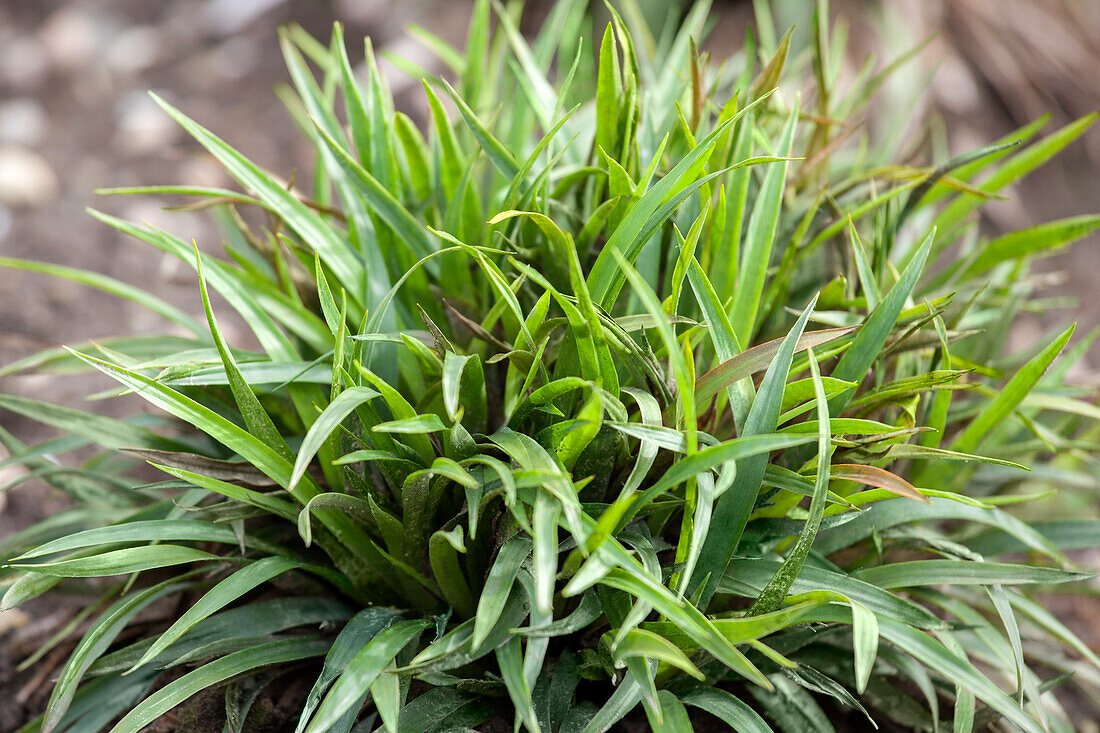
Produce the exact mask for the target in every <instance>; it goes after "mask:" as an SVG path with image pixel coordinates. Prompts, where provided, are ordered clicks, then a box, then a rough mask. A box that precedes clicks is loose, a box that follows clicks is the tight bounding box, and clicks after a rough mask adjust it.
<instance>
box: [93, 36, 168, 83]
mask: <svg viewBox="0 0 1100 733" xmlns="http://www.w3.org/2000/svg"><path fill="white" fill-rule="evenodd" d="M166 40H167V39H165V38H162V37H161V34H160V32H159V31H158V30H157V29H156V28H154V27H153V26H147V25H143V26H136V27H134V28H127V29H126V30H125V31H123V32H122V33H120V34H119V36H118V38H117V39H115V40H114V41H113V42H112V43H111V46H110V48H109V49H108V50H107V57H106V60H107V65H108V66H110V67H111V69H112V70H113V71H119V72H123V73H136V72H139V71H144V70H145V69H148V68H149V67H151V66H153V65H154V64H155V63H156V62H157V60H158V59H159V58H160V55H161V52H162V49H163V47H164V44H165V42H166Z"/></svg>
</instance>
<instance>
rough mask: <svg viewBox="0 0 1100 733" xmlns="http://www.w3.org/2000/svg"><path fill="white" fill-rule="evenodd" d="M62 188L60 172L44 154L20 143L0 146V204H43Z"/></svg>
mask: <svg viewBox="0 0 1100 733" xmlns="http://www.w3.org/2000/svg"><path fill="white" fill-rule="evenodd" d="M59 189H60V184H59V183H58V180H57V174H56V173H54V170H53V168H51V167H50V164H49V163H47V162H46V159H45V158H43V157H42V156H41V155H39V154H38V153H36V152H34V151H33V150H30V149H29V148H25V147H22V146H20V145H3V146H0V203H4V204H9V205H11V206H28V207H30V206H40V205H42V204H44V203H47V202H49V201H51V200H53V199H54V198H55V197H56V196H57V194H58V191H59Z"/></svg>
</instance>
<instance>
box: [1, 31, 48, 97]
mask: <svg viewBox="0 0 1100 733" xmlns="http://www.w3.org/2000/svg"><path fill="white" fill-rule="evenodd" d="M49 68H50V60H49V57H48V56H47V55H46V49H45V48H44V47H43V45H42V44H41V43H40V42H39V41H38V40H37V39H36V38H33V37H31V36H15V37H14V38H13V37H10V36H5V37H4V38H2V39H0V79H2V80H3V81H4V82H5V83H6V84H9V85H11V86H13V87H15V88H17V89H35V88H37V87H38V86H39V84H41V83H42V80H43V79H44V78H45V76H46V72H47V71H49Z"/></svg>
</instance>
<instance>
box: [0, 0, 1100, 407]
mask: <svg viewBox="0 0 1100 733" xmlns="http://www.w3.org/2000/svg"><path fill="white" fill-rule="evenodd" d="M674 1H675V0H674ZM641 2H642V4H643V5H645V6H647V7H648V9H649V10H650V11H651V16H652V20H653V22H654V23H655V24H659V23H660V22H661V20H662V18H663V17H664V13H665V10H666V9H667V6H668V0H641ZM681 4H684V3H681ZM546 5H547V3H546V2H545V1H544V0H533V1H532V2H530V3H528V11H527V13H526V14H525V22H526V23H527V24H528V26H529V27H533V26H536V25H537V24H538V22H539V20H540V18H541V17H542V14H543V12H544V10H545V7H546ZM594 5H600V4H599V3H594ZM770 5H771V7H772V11H773V13H774V14H775V16H776V26H777V27H778V28H779V30H780V32H782V29H783V28H784V27H785V25H786V24H788V23H799V24H801V26H802V27H800V28H799V32H800V33H805V32H806V31H807V29H808V22H807V21H808V18H809V16H810V12H811V10H812V5H813V0H772V2H771V3H770ZM469 7H470V0H174V1H173V2H148V1H147V0H97V1H96V2H81V1H80V0H68V1H61V0H0V255H7V256H14V257H29V258H34V259H40V260H46V261H50V262H56V263H61V264H65V265H70V266H75V267H85V268H90V269H94V270H97V271H99V272H102V273H105V274H108V275H111V276H113V277H116V278H119V279H122V280H125V281H128V282H133V283H142V284H145V285H146V286H149V285H150V284H152V283H155V290H156V291H157V293H158V294H159V295H161V296H162V297H166V298H167V299H169V300H171V301H172V302H174V303H176V304H178V305H181V306H182V307H184V308H188V309H191V310H195V309H197V308H198V307H199V305H198V292H197V290H196V288H195V287H194V283H193V280H192V275H191V273H190V271H189V270H188V271H187V272H183V271H182V269H181V268H182V265H181V264H180V263H178V262H177V261H176V260H173V259H171V258H168V257H166V256H165V257H161V255H160V254H159V253H156V252H154V251H152V250H151V249H150V248H148V247H145V246H142V245H140V244H138V243H137V242H131V241H126V238H125V237H123V236H122V235H121V234H120V233H118V232H116V231H114V230H112V229H109V228H108V227H106V226H103V225H100V224H98V223H96V222H94V221H93V220H91V219H90V218H89V217H88V216H87V215H86V214H85V212H84V209H85V207H86V206H89V205H94V206H96V207H97V208H101V209H103V210H106V211H108V212H109V213H112V214H116V215H119V216H122V217H124V218H127V219H133V220H145V221H148V222H150V223H154V224H156V225H158V226H161V227H163V228H165V229H168V230H169V231H171V232H173V233H175V234H177V235H179V236H180V237H181V238H183V239H185V240H190V239H191V238H192V237H194V238H196V239H197V240H198V242H199V244H200V246H203V245H206V246H211V247H212V246H213V245H216V244H217V241H216V240H217V232H216V230H215V229H214V228H213V226H212V224H211V223H210V221H209V219H208V218H207V217H205V216H203V215H201V214H181V213H176V212H165V211H162V209H161V207H162V205H163V202H162V201H160V200H158V199H155V198H152V197H103V196H96V195H95V194H94V193H93V191H94V189H95V188H97V187H105V186H134V185H151V184H158V183H179V184H195V185H231V182H230V181H229V180H228V178H227V177H226V176H225V175H224V174H223V173H222V172H221V171H220V170H219V168H218V166H217V165H216V164H215V163H214V162H213V160H212V159H211V158H210V157H209V156H207V155H205V154H203V153H202V152H201V151H200V149H199V148H198V146H197V145H195V144H194V143H192V142H190V141H189V140H188V139H187V138H186V135H185V134H184V133H183V131H182V130H181V129H179V128H178V126H176V125H175V124H174V123H173V122H172V121H171V120H170V119H169V118H168V117H167V115H165V114H164V113H162V112H161V111H160V110H159V108H157V106H156V105H155V104H154V103H153V101H152V100H151V99H150V98H149V96H148V95H147V94H146V92H147V90H154V91H156V92H157V93H158V94H159V95H161V96H162V97H164V98H165V99H167V100H168V101H170V102H171V103H173V104H174V105H176V106H177V107H179V108H180V109H182V110H183V111H184V112H186V113H187V114H189V115H191V116H192V117H194V118H196V119H197V120H199V121H200V122H202V123H203V124H205V125H207V126H208V127H210V128H211V129H213V130H214V131H215V132H216V133H218V134H219V135H221V136H223V137H224V138H225V139H227V140H228V141H229V142H230V143H231V144H232V145H234V146H236V147H237V148H238V149H239V150H241V151H242V152H244V153H245V154H246V155H247V156H249V157H250V158H252V159H253V160H255V161H257V162H258V163H259V164H261V165H262V166H265V167H267V168H268V169H270V170H272V171H273V172H275V173H276V174H277V175H280V176H283V177H288V176H290V175H291V173H292V172H293V171H294V170H295V169H296V168H298V167H301V168H303V170H308V166H309V164H310V153H309V149H308V145H307V144H306V143H305V141H304V139H303V138H302V136H301V135H300V134H299V133H298V132H297V131H296V130H295V129H294V125H293V122H292V121H291V119H290V116H289V115H288V114H287V112H286V110H285V109H284V108H283V106H282V103H281V102H280V101H279V100H278V98H277V96H276V94H275V92H274V88H275V87H276V86H277V85H279V84H283V83H285V82H286V81H287V77H286V74H285V70H284V67H283V62H282V58H281V56H280V52H279V47H278V44H277V42H276V29H277V28H278V26H279V25H280V24H282V23H286V22H291V21H293V22H297V23H300V24H301V25H302V26H304V27H305V28H306V30H308V31H310V32H311V33H313V34H315V35H318V36H322V37H327V34H328V32H329V31H330V29H331V24H332V22H333V20H336V19H339V20H341V21H343V22H344V23H345V24H346V25H347V36H348V38H349V39H353V38H359V37H362V36H364V35H370V36H371V37H372V39H373V42H374V46H375V48H376V49H377V50H379V51H382V52H392V53H394V54H397V55H400V56H402V57H404V58H407V59H409V60H412V61H414V62H416V63H418V64H421V65H423V66H425V67H427V68H428V69H430V70H432V71H437V70H439V68H438V65H437V64H436V63H435V62H434V57H433V55H432V54H431V52H430V51H429V50H428V49H427V48H426V47H424V46H423V45H421V44H420V43H418V42H417V41H415V40H413V39H411V38H409V37H408V36H407V35H405V33H404V31H405V28H406V27H407V26H408V24H409V23H411V22H415V23H419V24H421V25H423V26H424V27H426V28H427V29H429V30H430V31H432V32H433V33H435V34H437V35H439V36H441V37H442V38H444V39H445V40H447V41H450V42H452V43H455V44H458V45H461V43H462V41H463V38H464V34H465V26H466V20H467V18H468V13H469ZM832 11H833V14H834V15H837V16H840V17H842V18H843V19H845V22H847V23H848V24H849V26H850V29H849V34H848V35H849V58H850V63H849V65H850V66H851V71H852V72H853V73H854V71H855V70H856V69H857V68H858V67H859V65H861V64H862V63H863V61H864V58H865V57H866V55H867V54H869V53H870V54H874V55H875V56H876V57H877V58H878V59H879V60H880V63H885V62H886V61H888V60H889V59H892V58H894V57H896V56H897V55H898V54H900V53H902V52H903V51H905V50H907V49H909V48H911V47H912V46H913V45H915V44H917V43H918V42H920V41H921V40H923V39H925V38H927V37H929V36H931V35H933V34H935V37H934V38H933V39H932V41H931V42H930V44H929V45H928V47H927V48H926V49H925V50H924V51H923V52H922V53H921V54H920V56H919V57H918V58H917V59H916V61H915V63H912V64H910V65H908V66H907V67H906V68H905V69H904V72H903V73H902V74H901V75H900V76H899V77H898V78H897V79H896V83H895V84H894V85H893V87H890V86H888V87H887V88H886V89H885V90H884V91H883V93H882V94H881V95H880V100H879V101H880V104H879V109H881V110H882V111H883V114H882V116H881V119H880V120H877V121H876V120H870V121H869V122H868V127H869V128H870V129H871V130H872V131H873V129H874V126H875V124H876V123H877V124H878V126H879V127H880V128H881V127H883V126H884V125H893V126H894V127H896V128H897V134H900V135H909V136H912V137H914V138H916V137H917V133H918V132H919V130H918V128H917V124H916V123H917V121H919V120H920V119H923V118H925V117H927V116H928V115H936V116H938V117H941V118H942V120H943V125H942V128H940V129H941V130H942V138H943V140H945V141H946V151H945V152H950V153H952V154H953V153H957V152H960V151H965V150H969V149H973V148H976V147H979V146H981V145H983V144H985V143H987V142H989V141H990V140H992V139H994V138H996V137H998V136H1000V135H1003V134H1005V133H1007V132H1009V131H1011V130H1012V129H1014V128H1016V127H1019V126H1020V125H1023V124H1024V123H1026V122H1029V121H1031V120H1033V119H1035V118H1036V117H1039V116H1040V115H1042V114H1044V113H1049V114H1050V115H1051V116H1052V119H1051V121H1050V123H1049V124H1048V126H1047V130H1048V131H1049V130H1053V129H1056V128H1057V127H1059V126H1061V125H1062V124H1065V123H1066V122H1068V121H1069V120H1070V119H1072V118H1075V117H1078V116H1080V115H1082V114H1085V113H1087V112H1089V111H1091V110H1093V109H1095V108H1096V107H1097V106H1098V105H1100V74H1097V73H1096V68H1097V67H1098V64H1100V2H1096V0H890V1H889V2H882V1H881V0H879V1H877V2H874V1H872V0H834V2H833V3H832ZM714 13H715V17H716V25H715V27H714V30H713V32H712V34H711V36H710V38H709V40H708V42H707V45H708V46H709V47H710V48H711V49H712V50H713V51H714V52H715V56H716V57H718V58H721V57H722V56H724V55H726V54H729V53H733V52H734V51H736V50H737V49H738V48H740V46H741V41H742V39H743V37H744V28H745V25H746V24H748V23H750V22H752V16H753V9H752V3H751V2H749V1H748V0H716V1H715V3H714ZM349 45H351V47H352V53H353V54H354V53H356V52H358V55H359V58H360V59H361V58H362V51H361V49H358V50H357V49H356V48H355V46H356V44H355V43H351V44H349ZM796 45H797V37H796ZM389 71H390V72H392V73H391V74H390V76H389V78H390V83H391V85H392V87H393V89H394V91H395V93H396V94H397V96H398V103H399V104H403V105H404V106H405V107H406V111H407V112H409V113H410V114H412V115H413V117H414V119H416V118H417V116H418V115H417V112H418V111H419V109H420V108H421V107H422V105H423V95H422V93H421V92H420V89H419V83H418V81H417V80H415V79H412V78H410V77H408V76H406V75H405V74H403V73H401V72H399V71H397V69H396V68H394V67H392V66H390V67H389ZM924 86H930V93H929V94H927V95H925V98H924V101H923V102H922V106H920V107H917V108H914V107H913V106H912V100H913V99H914V96H915V95H914V91H915V90H916V89H919V88H921V87H924ZM899 113H900V115H899ZM898 120H901V121H903V122H907V123H910V124H907V125H900V126H899V125H897V124H896V122H897V121H898ZM906 128H908V129H906ZM914 142H916V140H914ZM1098 160H1100V129H1093V130H1091V131H1090V132H1089V133H1088V134H1087V135H1086V136H1085V137H1084V138H1083V139H1082V140H1081V141H1079V142H1077V143H1076V144H1075V145H1074V146H1073V147H1072V148H1070V149H1069V150H1067V151H1066V153H1065V154H1063V155H1061V156H1059V157H1058V158H1057V159H1055V160H1054V161H1053V162H1052V163H1050V164H1048V165H1047V166H1046V167H1044V168H1042V169H1040V170H1039V171H1038V172H1037V173H1036V174H1035V175H1033V176H1031V177H1030V178H1029V179H1028V181H1027V182H1026V183H1025V185H1024V186H1023V187H1021V188H1018V189H1016V190H1012V191H1009V196H1010V200H1009V201H1005V202H994V203H993V204H992V205H991V206H989V207H987V209H986V214H985V216H986V217H987V218H986V220H985V221H984V222H983V225H984V226H986V227H987V228H988V229H990V231H991V232H993V231H996V230H998V229H1008V228H1017V227H1022V226H1027V225H1029V224H1034V223H1038V222H1041V221H1046V220H1049V219H1053V218H1058V217H1063V216H1069V215H1072V214H1084V213H1094V212H1096V211H1098V210H1100V195H1098V194H1100V177H1098V176H1097V175H1096V173H1095V171H1096V164H1097V161H1098ZM921 162H923V163H928V162H937V161H927V160H925V161H921ZM211 240H213V241H211ZM1096 244H1097V242H1096V240H1095V238H1094V239H1093V240H1091V241H1086V242H1084V243H1082V244H1080V245H1079V246H1077V247H1076V248H1075V249H1073V251H1072V254H1066V255H1063V256H1062V257H1059V258H1054V259H1053V260H1050V261H1048V262H1046V263H1043V267H1045V268H1046V269H1049V270H1052V271H1056V272H1060V273H1063V274H1062V275H1060V277H1061V278H1062V280H1060V281H1059V283H1058V285H1057V294H1077V295H1079V296H1081V297H1082V298H1083V300H1084V302H1083V311H1082V313H1081V320H1082V326H1091V325H1095V324H1097V323H1098V322H1100V297H1097V295H1096V293H1095V290H1096V286H1097V285H1100V275H1097V273H1100V250H1098V248H1097V247H1096ZM1051 315H1052V318H1053V319H1062V320H1064V319H1065V318H1067V317H1068V314H1067V313H1066V312H1062V313H1054V314H1051ZM161 325H162V324H160V323H159V322H158V320H157V317H156V316H154V315H152V314H151V313H148V312H147V311H144V310H142V309H140V308H137V307H128V306H127V304H126V303H125V302H123V301H120V300H118V299H116V298H113V297H110V296H107V295H103V294H100V293H98V292H95V291H92V290H89V289H87V288H84V287H82V286H79V285H75V284H73V283H70V282H68V281H64V280H57V279H51V278H46V277H43V276H40V275H33V274H25V273H19V272H13V271H3V272H2V273H0V364H3V363H8V362H10V361H12V360H14V359H16V358H19V357H20V356H24V355H26V354H28V353H32V352H34V351H36V350H39V349H41V348H43V347H46V346H51V345H56V344H60V343H73V342H77V341H83V340H86V339H87V338H89V337H92V338H96V337H104V336H107V335H113V334H122V333H128V334H133V333H142V332H147V331H149V330H150V329H155V328H158V327H161ZM1041 327H1042V319H1037V320H1036V322H1035V323H1034V324H1030V325H1029V326H1028V327H1027V331H1028V332H1027V333H1021V338H1022V339H1027V338H1031V337H1034V336H1035V335H1036V334H1035V333H1033V332H1032V331H1034V330H1035V329H1038V328H1041ZM1086 330H1087V329H1084V328H1082V329H1079V333H1084V332H1085V331H1086ZM1091 357H1092V361H1091V366H1092V367H1094V368H1095V367H1096V366H1097V365H1100V351H1097V350H1096V349H1094V351H1093V353H1092V354H1091ZM1077 376H1078V377H1079V378H1089V377H1090V376H1091V375H1088V374H1086V373H1085V372H1080V373H1078V375H1077ZM1093 378H1094V377H1093ZM38 379H41V378H40V377H35V376H30V377H15V378H12V379H8V380H6V382H7V383H6V385H5V388H6V389H8V390H16V391H26V392H33V391H34V390H35V388H36V384H37V382H36V381H35V380H38ZM20 380H22V381H20ZM74 389H75V391H74V392H73V394H74V395H75V394H80V387H79V385H77V386H75V387H74Z"/></svg>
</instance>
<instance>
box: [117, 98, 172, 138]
mask: <svg viewBox="0 0 1100 733" xmlns="http://www.w3.org/2000/svg"><path fill="white" fill-rule="evenodd" d="M116 116H117V120H118V122H117V125H118V127H117V129H116V130H115V142H116V144H117V145H118V147H119V148H120V149H122V150H126V151H128V152H135V153H150V152H154V151H156V150H159V149H162V148H164V147H166V146H168V145H170V144H171V143H172V142H174V141H175V140H176V138H178V137H179V135H180V132H181V131H180V127H179V125H178V124H176V122H175V121H174V120H173V119H172V118H171V117H169V116H168V113H167V112H165V111H164V110H162V109H161V108H160V105H158V104H157V103H156V102H154V101H153V98H152V97H150V96H149V95H148V94H147V93H145V92H131V93H130V94H127V95H126V96H125V97H123V98H122V99H121V100H120V101H119V103H118V105H117V108H116Z"/></svg>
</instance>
